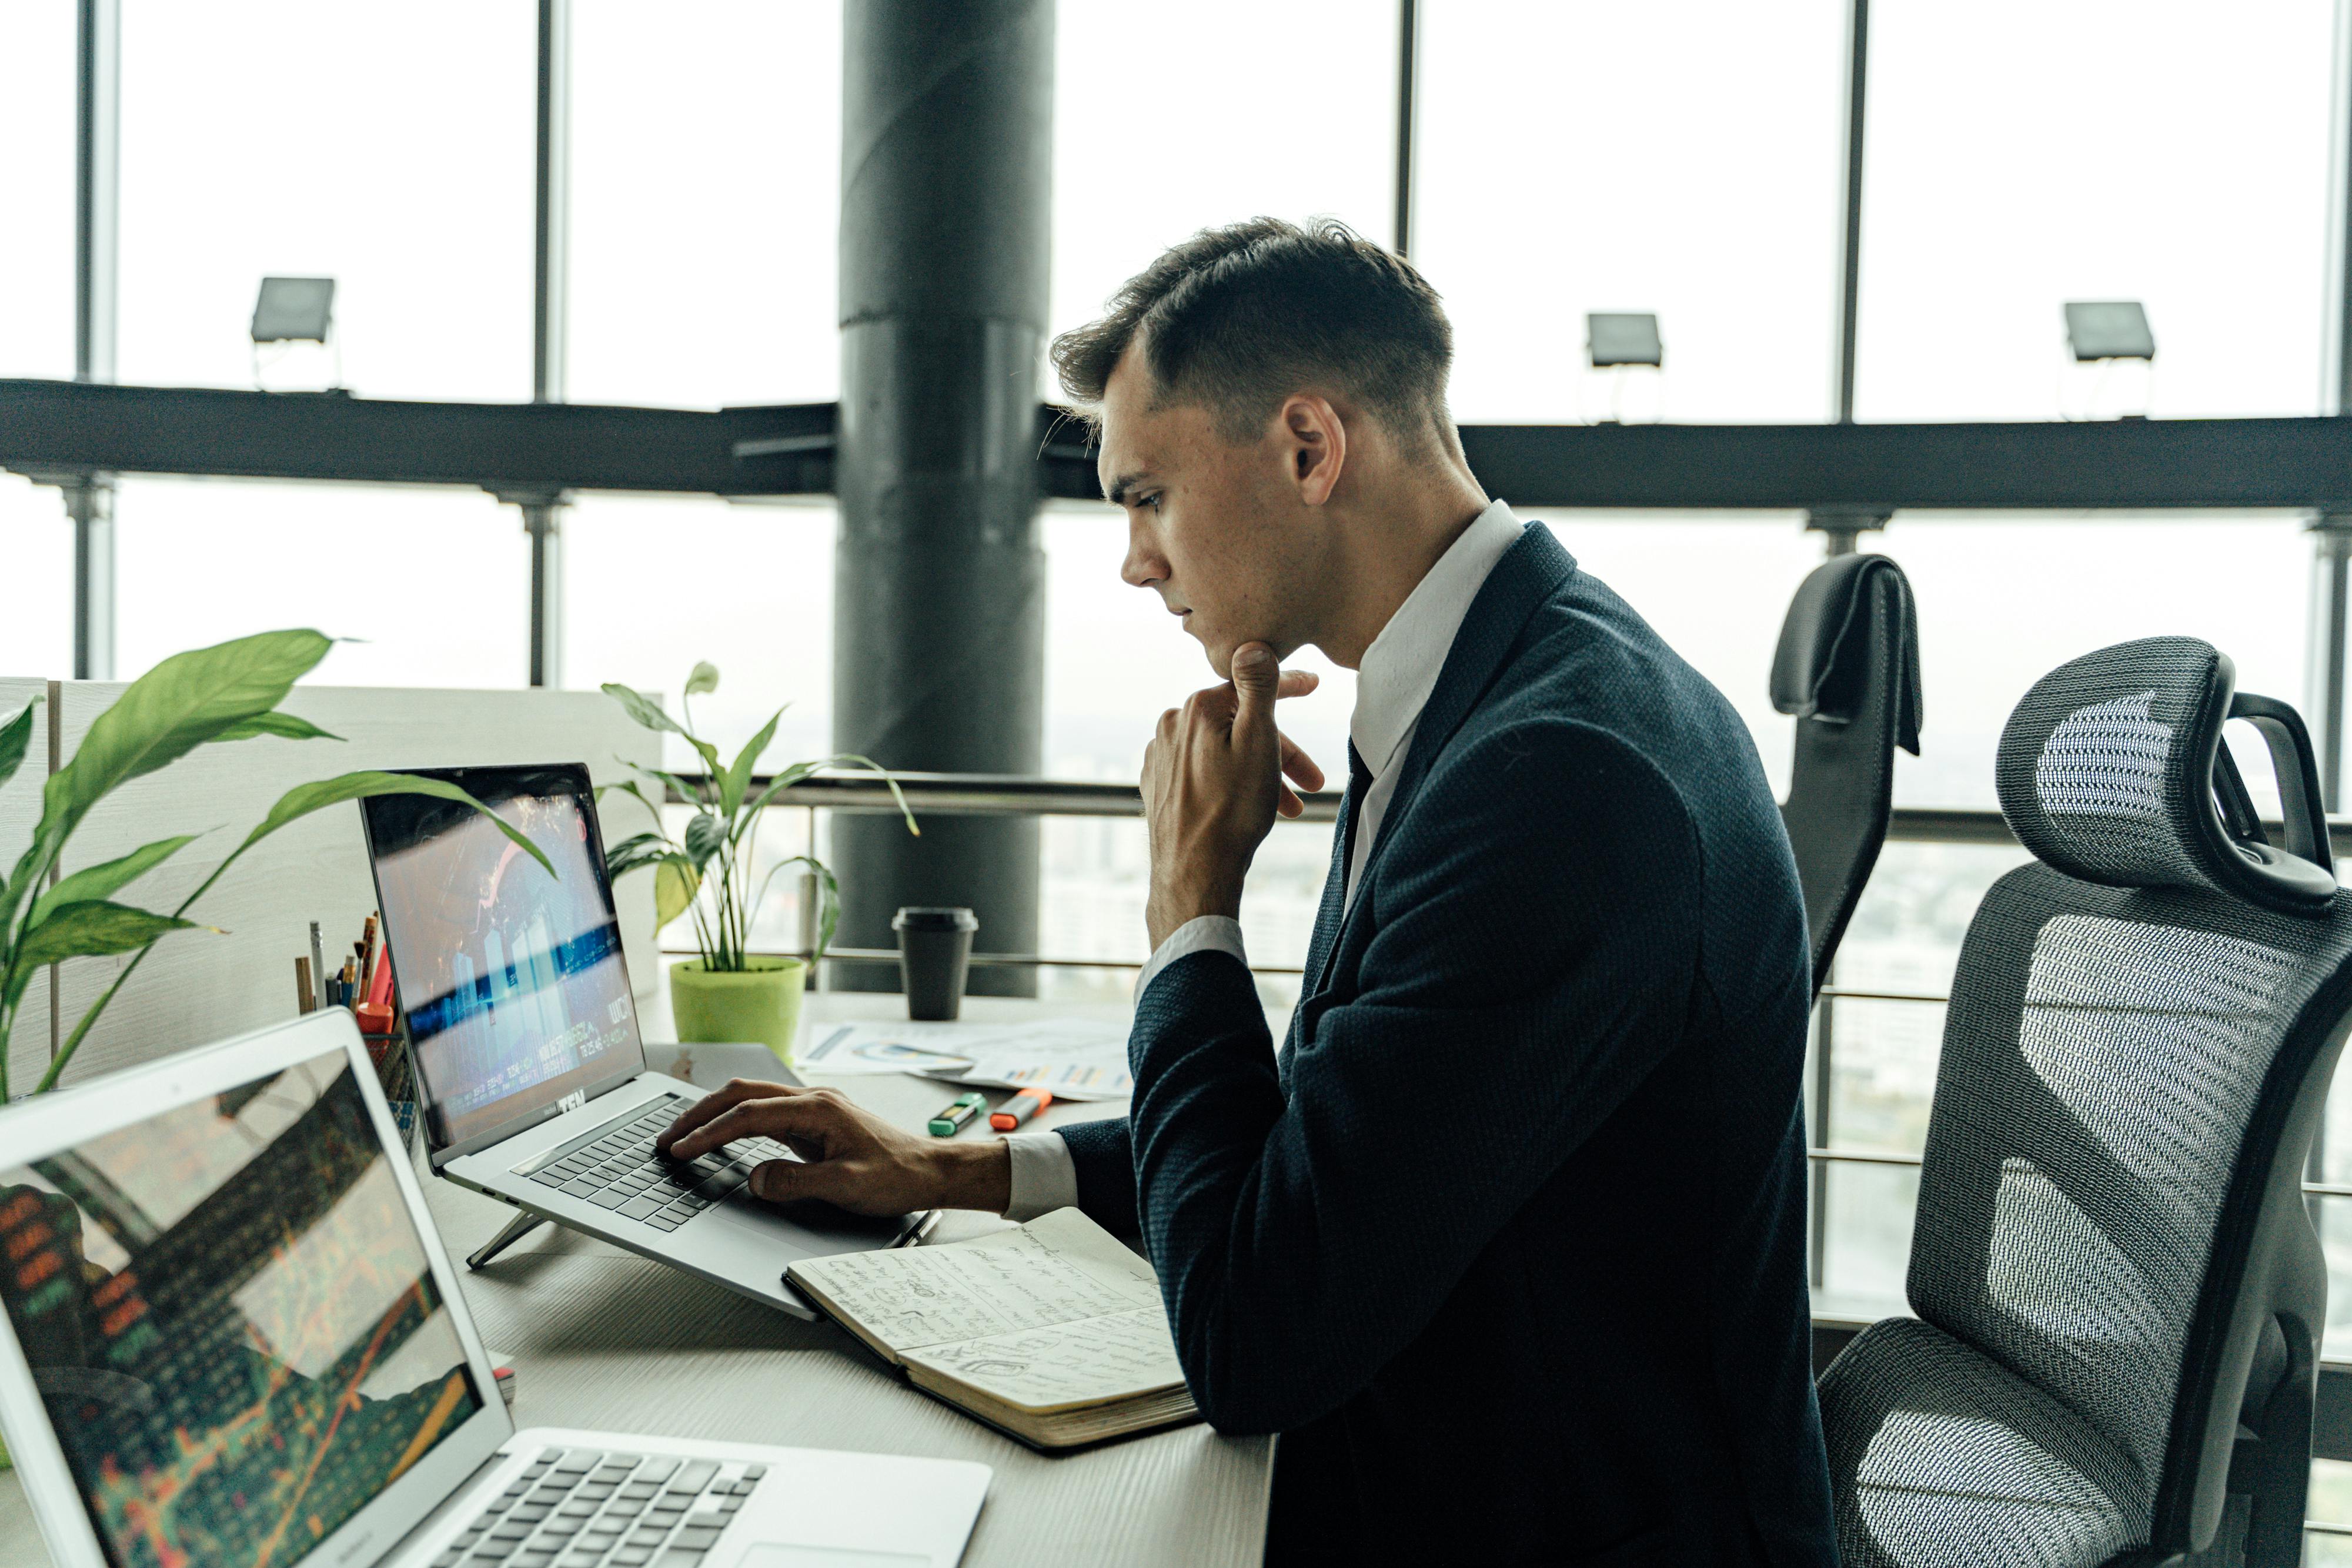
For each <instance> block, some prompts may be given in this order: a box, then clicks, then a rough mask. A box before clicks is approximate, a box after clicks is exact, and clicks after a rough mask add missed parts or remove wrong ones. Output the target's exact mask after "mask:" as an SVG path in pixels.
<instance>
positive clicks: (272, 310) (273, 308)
mask: <svg viewBox="0 0 2352 1568" xmlns="http://www.w3.org/2000/svg"><path fill="white" fill-rule="evenodd" d="M2069 308H2070V309H2071V308H2072V307H2069ZM334 312H335V280H334V279H333V278H331V277H265V278H263V279H262V280H261V295H260V298H257V299H256V300H255V301H254V302H253V340H254V341H255V342H257V343H324V342H325V341H326V340H327V327H328V324H329V323H330V322H331V320H332V319H334Z"/></svg>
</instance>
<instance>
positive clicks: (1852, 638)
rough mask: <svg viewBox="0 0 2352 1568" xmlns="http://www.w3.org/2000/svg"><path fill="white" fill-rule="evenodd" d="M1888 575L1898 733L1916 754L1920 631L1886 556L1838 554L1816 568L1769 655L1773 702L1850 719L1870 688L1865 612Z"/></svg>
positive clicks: (1825, 717)
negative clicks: (1897, 668)
mask: <svg viewBox="0 0 2352 1568" xmlns="http://www.w3.org/2000/svg"><path fill="white" fill-rule="evenodd" d="M1881 580H1888V581H1891V582H1892V583H1893V585H1894V589H1895V626H1894V627H1893V628H1891V631H1892V632H1893V636H1894V641H1895V646H1896V648H1897V649H1898V650H1899V652H1898V653H1897V654H1896V657H1897V659H1898V660H1899V661H1900V665H1901V667H1900V671H1899V674H1898V677H1897V680H1896V689H1895V740H1896V742H1897V743H1898V744H1900V745H1901V746H1902V747H1903V749H1904V750H1906V751H1908V752H1909V753H1910V754H1911V755H1912V756H1914V757H1916V756H1918V755H1919V720H1920V702H1919V637H1918V631H1917V626H1916V620H1915V618H1914V616H1913V613H1912V609H1911V580H1910V579H1908V578H1906V577H1905V576H1904V575H1903V569H1902V568H1901V567H1899V566H1897V565H1895V562H1894V561H1893V560H1892V559H1889V558H1887V557H1885V556H1883V555H1842V556H1837V557H1835V558H1833V559H1830V560H1828V561H1825V562H1824V563H1822V565H1820V566H1818V567H1815V568H1814V569H1813V570H1812V572H1811V574H1810V575H1809V576H1807V577H1806V579H1805V580H1804V581H1803V582H1802V583H1801V584H1799V585H1798V588H1797V596H1796V597H1795V598H1794V599H1792V600H1790V601H1789V615H1788V619H1786V620H1784V621H1782V622H1780V647H1779V648H1778V649H1776V650H1775V651H1774V652H1773V654H1772V706H1774V707H1776V708H1778V709H1780V711H1781V712H1782V713H1786V714H1794V715H1796V716H1798V717H1799V718H1813V719H1820V720H1822V722H1824V723H1828V724H1849V723H1851V722H1853V719H1854V718H1855V716H1857V715H1859V714H1860V712H1861V711H1862V706H1863V704H1864V701H1865V700H1866V699H1867V698H1868V696H1869V692H1870V679H1871V674H1872V672H1871V671H1870V669H1869V667H1868V666H1869V661H1870V619H1871V616H1872V614H1873V612H1874V604H1875V601H1874V590H1875V585H1876V584H1877V583H1878V582H1880V581H1881Z"/></svg>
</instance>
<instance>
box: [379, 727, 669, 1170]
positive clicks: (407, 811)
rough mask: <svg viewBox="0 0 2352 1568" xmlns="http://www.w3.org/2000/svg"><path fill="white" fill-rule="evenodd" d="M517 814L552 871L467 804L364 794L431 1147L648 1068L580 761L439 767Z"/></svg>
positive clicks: (529, 1115)
mask: <svg viewBox="0 0 2352 1568" xmlns="http://www.w3.org/2000/svg"><path fill="white" fill-rule="evenodd" d="M430 777H433V778H437V779H449V780H451V781H452V782H454V783H456V784H457V786H458V787H459V788H461V789H465V790H466V791H467V793H468V794H471V795H472V796H473V797H474V798H475V799H476V800H479V801H481V802H482V803H483V804H484V805H486V806H488V807H489V808H490V810H494V811H496V812H497V813H498V814H499V816H500V817H501V818H503V819H504V820H505V821H508V822H509V823H511V824H512V825H513V826H515V827H517V828H520V830H521V831H523V832H524V833H525V834H526V835H528V836H529V838H530V841H531V842H532V843H534V844H537V845H538V846H539V848H540V849H541V852H544V853H545V854H546V856H547V858H548V859H549V860H550V861H551V862H554V864H555V870H556V874H555V875H554V876H553V877H550V876H549V875H548V874H547V873H546V872H545V871H543V870H541V867H540V866H539V865H538V863H537V862H534V861H532V860H531V858H530V856H529V855H526V854H524V853H523V852H522V851H521V850H520V849H518V848H517V847H516V846H515V845H514V843H513V842H512V841H510V840H509V839H508V838H507V837H506V836H505V835H504V834H502V833H500V832H499V831H498V830H497V829H496V828H494V827H492V826H491V825H490V824H489V823H488V822H486V821H482V819H481V817H480V815H479V813H478V812H476V811H475V810H472V809H471V808H470V807H467V806H465V805H462V804H458V803H456V802H452V801H447V800H434V799H432V798H431V797H429V796H425V795H379V796H376V797H374V798H373V799H371V800H364V801H362V802H361V805H362V810H364V812H365V814H366V821H367V833H368V847H369V852H370V853H371V854H372V856H373V859H374V862H375V884H376V897H377V898H378V900H379V901H380V902H381V903H382V904H383V938H384V946H385V948H386V950H387V951H388V952H389V953H390V954H391V956H392V968H393V975H394V978H395V979H396V980H397V981H398V982H399V987H400V1002H401V1006H402V1007H403V1008H404V1009H406V1012H407V1015H408V1033H409V1039H410V1040H412V1041H413V1042H414V1043H415V1050H416V1067H417V1078H418V1081H419V1084H420V1092H419V1096H418V1097H419V1099H420V1100H421V1101H422V1103H423V1105H424V1110H425V1128H426V1131H427V1132H428V1133H429V1134H431V1136H432V1139H433V1143H434V1146H435V1147H436V1148H441V1149H446V1148H450V1147H452V1146H455V1145H479V1144H480V1143H483V1142H487V1141H488V1139H489V1138H491V1137H495V1136H498V1135H502V1134H504V1133H505V1132H507V1131H508V1130H509V1129H515V1128H519V1127H520V1126H522V1125H524V1124H528V1123H529V1122H530V1121H532V1120H534V1119H536V1117H537V1116H538V1115H540V1114H541V1113H545V1112H547V1111H548V1110H549V1109H550V1108H551V1107H552V1106H554V1105H555V1104H556V1103H558V1102H559V1101H561V1100H562V1099H563V1098H564V1097H565V1096H567V1095H570V1094H574V1093H579V1092H583V1091H584V1092H589V1093H593V1092H595V1091H596V1090H598V1089H600V1088H603V1087H606V1086H608V1085H610V1084H612V1083H614V1082H624V1081H625V1080H627V1079H630V1078H633V1077H635V1075H636V1074H638V1073H639V1072H642V1071H645V1064H646V1059H645V1048H644V1046H643V1044H642V1043H640V1041H639V1040H638V1038H637V1010H636V1006H635V1001H634V1000H633V999H632V998H631V997H630V995H629V973H628V967H627V965H626V964H625V962H624V961H623V959H622V956H621V927H620V925H619V923H618V921H616V920H615V919H614V914H613V888H612V883H610V882H609V881H608V880H607V879H606V877H605V875H604V844H603V841H601V839H600V838H599V836H598V834H597V831H596V805H595V795H594V793H593V790H592V789H590V787H589V783H588V770H587V769H586V768H582V767H579V766H577V765H564V766H555V767H545V768H447V769H439V770H434V771H432V772H431V774H430Z"/></svg>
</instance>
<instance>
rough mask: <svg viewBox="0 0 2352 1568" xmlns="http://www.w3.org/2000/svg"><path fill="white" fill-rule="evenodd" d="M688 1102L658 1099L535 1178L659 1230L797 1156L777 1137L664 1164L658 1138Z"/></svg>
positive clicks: (564, 1154)
mask: <svg viewBox="0 0 2352 1568" xmlns="http://www.w3.org/2000/svg"><path fill="white" fill-rule="evenodd" d="M687 1104H688V1102H687V1101H685V1100H681V1099H678V1098H676V1097H674V1096H673V1097H672V1098H670V1099H667V1100H657V1101H656V1102H654V1103H653V1105H652V1106H651V1107H650V1108H648V1109H646V1110H645V1111H642V1112H639V1113H637V1115H636V1116H635V1117H634V1118H632V1119H631V1120H629V1121H626V1122H621V1123H618V1124H614V1125H613V1126H610V1127H606V1128H604V1129H603V1130H602V1131H601V1132H597V1133H592V1134H589V1135H588V1136H587V1137H585V1138H583V1139H582V1140H581V1141H580V1142H578V1143H577V1144H574V1145H572V1146H571V1147H570V1148H568V1149H565V1150H562V1157H561V1158H559V1159H557V1160H556V1161H555V1162H554V1163H553V1164H551V1165H547V1166H541V1168H540V1169H539V1170H537V1171H535V1172H533V1173H532V1175H531V1178H530V1179H531V1180H533V1181H535V1182H537V1183H538V1184H539V1185H540V1186H547V1187H553V1188H554V1189H555V1190H556V1191H558V1192H561V1193H562V1194H563V1195H564V1196H565V1197H579V1198H585V1199H587V1200H588V1201H589V1202H590V1203H593V1204H594V1205H596V1206H597V1207H599V1208H609V1209H611V1210H612V1211H613V1212H614V1214H615V1215H617V1216H619V1217H620V1218H623V1219H634V1220H637V1221H639V1222H640V1223H642V1224H645V1225H649V1226H651V1227H653V1228H655V1229H656V1230H660V1231H671V1230H676V1229H677V1228H678V1227H679V1226H681V1225H684V1224H685V1223H686V1222H687V1221H688V1220H689V1219H692V1218H694V1217H695V1216H696V1215H698V1214H700V1213H701V1212H702V1211H703V1210H704V1209H706V1208H709V1207H710V1206H711V1205H713V1204H715V1203H720V1202H724V1201H725V1200H726V1197H727V1195H728V1194H730V1193H731V1192H733V1191H734V1190H735V1189H736V1188H737V1187H739V1186H742V1185H743V1184H744V1183H745V1182H747V1181H749V1180H751V1167H752V1166H757V1165H761V1164H762V1163H764V1162H766V1161H768V1160H785V1159H790V1158H792V1157H793V1156H792V1155H791V1154H790V1153H789V1152H788V1151H787V1150H786V1149H785V1148H784V1146H783V1145H782V1144H779V1143H777V1142H776V1141H775V1140H774V1139H772V1138H738V1139H736V1140H735V1141H734V1142H733V1143H731V1144H729V1145H725V1146H724V1147H721V1148H717V1149H713V1150H711V1151H710V1152H709V1154H707V1155H703V1156H702V1157H701V1158H700V1159H698V1160H694V1161H691V1162H686V1161H679V1160H670V1159H664V1158H663V1157H662V1156H661V1155H656V1153H654V1139H655V1138H656V1136H658V1135H659V1134H661V1133H662V1132H664V1131H665V1130H666V1129H667V1127H668V1126H669V1124H671V1123H672V1122H674V1121H676V1120H677V1113H679V1112H680V1111H682V1110H684V1109H685V1108H686V1106H687Z"/></svg>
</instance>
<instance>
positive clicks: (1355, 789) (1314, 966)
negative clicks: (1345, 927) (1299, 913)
mask: <svg viewBox="0 0 2352 1568" xmlns="http://www.w3.org/2000/svg"><path fill="white" fill-rule="evenodd" d="M1371 787H1372V770H1371V769H1370V768H1367V767H1365V766H1364V758H1363V755H1362V754H1361V753H1360V752H1359V751H1358V750H1357V749H1356V743H1355V742H1354V741H1352V740H1350V741H1349V743H1348V793H1347V796H1346V798H1345V799H1344V800H1342V801H1341V802H1340V806H1339V832H1338V833H1337V834H1335V835H1334V836H1333V842H1332V845H1331V872H1330V874H1329V875H1328V876H1327V877H1325V878H1324V879H1323V904H1322V906H1321V907H1320V908H1319V909H1318V910H1317V911H1316V912H1315V932H1314V935H1313V936H1310V937H1309V938H1308V939H1307V974H1306V977H1305V978H1306V989H1305V990H1303V991H1301V992H1300V993H1299V995H1300V996H1301V997H1302V998H1303V997H1311V996H1313V995H1314V994H1315V993H1316V992H1318V991H1319V990H1321V989H1322V988H1323V970H1324V967H1326V966H1327V965H1328V963H1329V962H1330V959H1331V950H1332V949H1333V948H1334V947H1336V946H1339V924H1340V919H1341V916H1343V915H1345V914H1346V913H1347V908H1348V868H1349V866H1351V865H1353V864H1355V861H1356V825H1357V823H1358V822H1359V821H1360V820H1361V819H1362V817H1363V814H1364V791H1365V790H1367V789H1370V788H1371Z"/></svg>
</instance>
